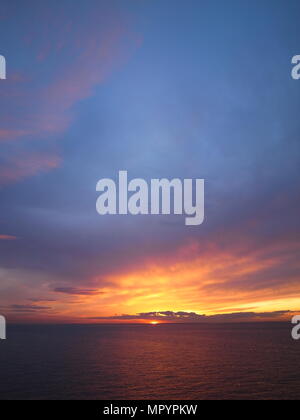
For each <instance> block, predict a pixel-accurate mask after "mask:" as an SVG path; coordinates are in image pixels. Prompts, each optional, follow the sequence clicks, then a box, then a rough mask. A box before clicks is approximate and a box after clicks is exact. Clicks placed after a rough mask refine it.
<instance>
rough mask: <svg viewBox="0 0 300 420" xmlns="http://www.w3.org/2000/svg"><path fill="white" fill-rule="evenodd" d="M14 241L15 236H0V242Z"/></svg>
mask: <svg viewBox="0 0 300 420" xmlns="http://www.w3.org/2000/svg"><path fill="white" fill-rule="evenodd" d="M16 239H17V238H16V236H11V235H0V241H14V240H16Z"/></svg>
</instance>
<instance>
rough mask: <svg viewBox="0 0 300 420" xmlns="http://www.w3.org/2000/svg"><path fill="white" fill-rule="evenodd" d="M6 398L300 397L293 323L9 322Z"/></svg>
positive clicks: (1, 363) (1, 357) (0, 393)
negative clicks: (57, 323) (34, 324)
mask: <svg viewBox="0 0 300 420" xmlns="http://www.w3.org/2000/svg"><path fill="white" fill-rule="evenodd" d="M0 379H1V380H0V399H213V398H218V399H220V398H222V399H244V398H246V399H258V398H259V399H262V398H263V399H300V342H299V341H293V340H292V338H291V325H289V324H288V323H287V324H265V323H264V324H239V325H199V324H198V325H193V324H184V325H178V324H177V325H175V324H173V325H156V326H152V325H102V326H99V325H97V326H96V325H94V326H93V325H89V326H77V325H74V326H66V325H60V326H53V325H52V326H9V327H8V339H7V340H6V341H3V340H0Z"/></svg>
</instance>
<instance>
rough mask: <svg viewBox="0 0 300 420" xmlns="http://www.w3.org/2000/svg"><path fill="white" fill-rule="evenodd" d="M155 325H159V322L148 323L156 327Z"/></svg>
mask: <svg viewBox="0 0 300 420" xmlns="http://www.w3.org/2000/svg"><path fill="white" fill-rule="evenodd" d="M157 324H159V322H158V321H151V322H150V325H157Z"/></svg>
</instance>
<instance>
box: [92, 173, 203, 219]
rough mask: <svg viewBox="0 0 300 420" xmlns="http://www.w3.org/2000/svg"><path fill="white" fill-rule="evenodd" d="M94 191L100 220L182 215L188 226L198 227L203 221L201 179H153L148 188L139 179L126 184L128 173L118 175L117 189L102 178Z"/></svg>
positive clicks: (113, 184)
mask: <svg viewBox="0 0 300 420" xmlns="http://www.w3.org/2000/svg"><path fill="white" fill-rule="evenodd" d="M96 190H97V191H99V192H101V195H100V196H99V198H98V199H97V203H96V209H97V212H98V213H99V214H100V215H102V216H103V215H106V214H113V215H115V214H123V215H125V214H131V215H139V214H141V215H149V214H151V215H158V214H164V215H169V214H174V215H183V214H184V215H186V216H187V217H186V218H185V224H186V225H187V226H198V225H201V224H202V223H203V221H204V179H195V180H193V179H184V180H183V181H181V180H180V179H172V180H171V181H170V180H168V179H152V180H151V182H150V185H148V183H147V182H146V181H145V180H144V179H140V178H136V179H133V180H131V181H130V182H128V174H127V171H119V180H118V185H116V183H115V182H114V181H113V180H112V179H108V178H104V179H100V181H99V182H98V183H97V187H96Z"/></svg>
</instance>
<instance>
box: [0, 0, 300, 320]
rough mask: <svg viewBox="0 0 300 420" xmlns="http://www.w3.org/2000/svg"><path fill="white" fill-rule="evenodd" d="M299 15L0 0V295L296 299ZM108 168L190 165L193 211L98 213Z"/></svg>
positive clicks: (226, 7)
mask: <svg viewBox="0 0 300 420" xmlns="http://www.w3.org/2000/svg"><path fill="white" fill-rule="evenodd" d="M270 5H271V6H270ZM299 22H300V3H299V1H298V0H289V1H288V2H286V1H283V0H274V1H272V2H270V1H261V0H260V1H258V0H254V1H251V2H250V1H245V0H235V1H234V0H229V1H226V2H220V1H214V0H187V1H182V0H180V1H179V0H172V1H168V0H153V1H151V0H120V1H117V0H109V1H108V0H107V1H99V0H89V1H86V2H83V1H81V2H76V1H71V0H60V1H48V0H45V1H38V0H36V1H33V0H28V1H26V2H21V1H19V2H13V4H11V2H10V1H8V0H2V1H1V9H0V54H2V55H3V56H5V58H6V61H7V80H0V203H1V204H0V313H1V314H3V315H5V316H6V317H7V319H8V321H11V322H16V321H18V322H33V321H34V322H40V321H46V322H121V321H122V322H137V321H138V322H148V321H149V320H153V319H155V320H163V321H176V322H177V321H192V322H201V321H203V320H212V321H214V320H215V321H222V320H252V319H255V320H269V319H272V320H274V319H276V320H278V319H283V318H291V313H293V312H297V311H300V281H299V273H300V222H299V214H300V195H299V191H300V173H299V168H300V119H299V109H300V80H299V81H295V80H293V79H292V77H291V70H292V64H291V59H292V57H293V56H294V55H296V54H300V36H299ZM120 170H127V171H128V176H129V177H130V178H131V179H132V178H137V177H138V178H144V179H145V180H150V179H151V178H163V177H165V178H169V179H173V178H204V179H205V183H206V191H205V222H204V223H203V224H202V225H201V226H195V227H191V226H185V224H184V222H183V219H184V216H183V217H181V216H151V215H149V216H99V215H98V214H97V212H96V200H97V197H98V195H99V194H98V193H97V192H96V184H97V182H98V180H99V179H101V178H115V179H116V178H117V175H118V171H120ZM232 314H235V315H232ZM255 314H256V315H255ZM203 315H206V317H204V316H203Z"/></svg>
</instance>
